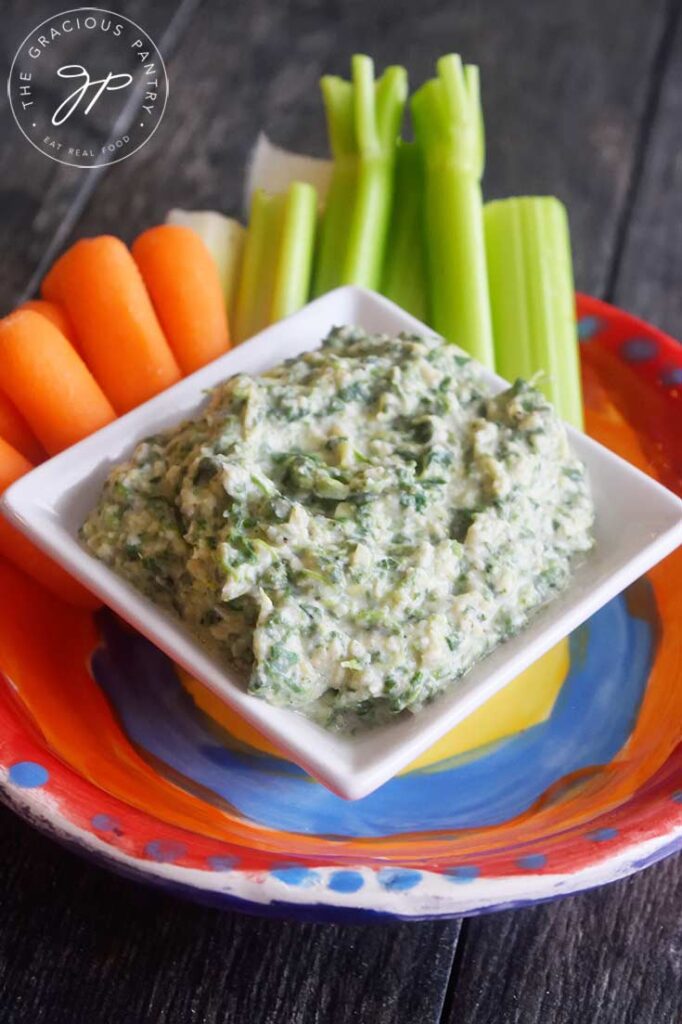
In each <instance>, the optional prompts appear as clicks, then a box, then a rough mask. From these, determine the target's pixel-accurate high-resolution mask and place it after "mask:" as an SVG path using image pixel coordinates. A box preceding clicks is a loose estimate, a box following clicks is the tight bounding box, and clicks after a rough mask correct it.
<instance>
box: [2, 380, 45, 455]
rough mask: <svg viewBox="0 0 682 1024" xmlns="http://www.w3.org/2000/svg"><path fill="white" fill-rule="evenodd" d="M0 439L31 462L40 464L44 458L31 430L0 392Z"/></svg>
mask: <svg viewBox="0 0 682 1024" xmlns="http://www.w3.org/2000/svg"><path fill="white" fill-rule="evenodd" d="M0 437H1V438H2V439H3V440H4V441H8V442H9V444H11V445H12V446H13V447H14V448H16V449H17V451H20V452H21V454H22V455H24V456H25V457H26V458H27V459H31V461H32V462H41V461H42V460H43V459H44V458H45V452H44V451H43V450H42V448H41V447H40V445H39V444H38V442H37V441H36V439H35V437H34V436H33V434H32V433H31V428H30V427H29V425H28V423H27V422H26V420H25V419H24V417H23V416H22V415H21V413H20V412H19V410H18V409H17V408H16V407H15V406H14V405H13V404H12V402H10V400H9V398H7V396H6V395H3V393H2V392H1V391H0Z"/></svg>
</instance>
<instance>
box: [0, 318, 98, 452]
mask: <svg viewBox="0 0 682 1024" xmlns="http://www.w3.org/2000/svg"><path fill="white" fill-rule="evenodd" d="M0 366H1V367H2V386H3V389H4V390H5V392H6V393H7V395H8V396H9V398H10V399H11V400H12V401H13V402H14V404H15V405H16V406H17V408H18V409H19V411H20V412H21V413H23V415H24V416H25V417H26V420H27V421H28V424H29V426H30V427H31V429H32V430H33V432H34V433H35V435H36V437H37V438H38V440H39V441H40V443H41V444H42V445H43V447H44V448H45V450H46V451H47V452H49V453H50V455H54V454H55V453H56V452H58V451H61V450H62V448H68V447H69V445H71V444H75V442H76V441H80V440H81V439H82V438H84V437H87V435H88V434H92V433H93V432H94V431H95V430H98V429H99V428H100V427H103V426H104V425H105V424H106V423H110V422H111V421H112V420H113V419H115V416H116V414H115V413H114V410H113V409H112V408H111V406H110V404H109V402H108V401H107V399H106V398H105V396H104V394H103V393H102V391H101V390H100V388H99V386H98V384H97V382H96V381H95V379H94V377H93V376H92V374H91V373H90V371H89V370H88V368H87V366H86V365H85V363H84V362H83V360H82V359H81V357H80V356H79V355H78V353H77V352H76V350H75V349H74V348H73V346H72V345H70V344H69V342H68V341H67V340H66V338H65V337H64V335H63V334H62V333H61V332H60V331H58V330H57V328H56V327H55V326H54V325H53V324H52V323H50V321H49V320H47V319H46V318H45V317H44V316H41V315H40V314H39V313H34V312H33V311H32V310H30V309H28V310H21V311H19V312H16V313H11V314H10V315H9V316H6V317H5V319H4V320H0Z"/></svg>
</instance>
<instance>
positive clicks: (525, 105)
mask: <svg viewBox="0 0 682 1024" xmlns="http://www.w3.org/2000/svg"><path fill="white" fill-rule="evenodd" d="M665 15H666V0H649V2H645V0H601V2H600V3H599V4H594V3H592V2H591V0H580V2H573V3H570V4H563V3H558V2H557V3H547V4H543V5H542V6H541V7H540V6H538V5H537V4H529V3H527V0H506V2H503V0H496V2H494V3H488V4H479V3H476V2H475V0H459V2H456V3H448V4H443V3H442V2H441V0H420V2H419V3H418V4H414V3H409V4H408V3H407V2H404V0H401V2H396V0H372V2H371V3H367V2H366V0H350V2H346V3H335V2H331V0H328V2H326V3H319V2H318V3H312V2H300V0H299V2H291V3H287V4H284V3H282V4H279V3H274V2H273V0H252V2H250V3H249V4H246V3H244V4H238V5H235V6H233V7H232V8H231V9H230V10H229V13H228V12H227V10H226V9H225V7H224V5H222V4H220V2H219V0H209V2H208V3H207V4H206V5H205V6H204V7H203V8H202V14H201V16H200V17H198V18H196V19H195V20H194V22H193V23H192V25H191V26H190V28H189V30H188V32H187V33H186V35H185V38H184V40H183V45H182V46H181V47H180V48H179V49H178V52H177V53H176V55H175V57H174V58H173V59H172V60H171V61H170V65H169V74H170V82H171V94H170V101H169V107H168V110H167V112H166V116H165V118H164V122H163V124H162V126H161V128H160V129H159V131H158V132H157V133H156V135H155V136H154V138H153V139H152V140H151V141H150V143H149V144H148V145H146V146H145V147H144V149H143V150H142V151H141V152H140V153H139V154H137V155H136V157H134V158H133V159H131V160H127V161H124V162H123V163H121V164H118V165H115V166H112V167H110V168H108V169H107V172H106V175H105V177H104V179H103V181H102V183H101V184H100V186H99V188H98V191H97V195H96V199H95V201H93V202H92V203H91V204H89V205H88V207H87V209H86V210H85V211H84V213H83V216H82V217H81V218H80V219H79V221H78V222H77V223H76V224H75V225H74V235H77V234H83V233H85V234H91V233H96V232H101V231H114V232H119V233H121V232H122V233H124V234H125V235H127V236H128V237H131V236H132V235H134V233H135V232H137V231H139V230H141V229H143V228H144V227H146V226H148V225H149V224H150V223H151V222H154V221H158V220H160V219H162V218H163V216H164V215H165V213H166V211H167V209H168V207H169V205H180V206H186V207H195V208H201V207H209V208H210V207H213V208H218V209H222V210H224V211H226V212H229V213H231V214H235V213H236V214H238V213H239V212H240V209H241V186H242V181H243V176H244V167H245V162H246V158H247V155H248V152H249V149H250V147H251V145H252V144H253V142H254V140H255V136H256V134H257V132H258V130H259V129H260V128H265V130H267V131H268V133H269V134H271V136H272V137H274V139H275V140H276V141H278V142H280V143H282V144H285V145H289V146H291V147H295V148H300V149H302V150H304V151H309V152H313V153H318V154H319V153H324V151H325V145H326V144H325V134H324V127H323V115H322V109H321V101H320V96H319V88H318V84H317V83H318V79H319V76H320V74H322V73H323V72H324V71H332V72H340V73H343V74H347V71H348V67H347V65H348V59H349V56H350V54H351V53H352V52H353V51H354V50H358V49H364V50H367V51H370V52H371V53H372V54H373V56H374V57H375V59H376V61H377V65H378V66H379V67H382V66H385V65H386V64H388V63H391V62H395V61H400V62H403V63H405V64H406V66H407V67H408V70H409V73H410V79H411V81H412V83H413V84H415V85H416V84H419V83H420V82H421V81H423V80H424V79H425V78H427V77H428V76H430V75H431V74H433V68H434V63H435V60H436V59H437V57H438V56H439V55H440V54H441V53H443V52H444V51H446V50H448V49H459V50H461V52H462V53H463V54H464V55H465V57H466V58H467V59H469V60H475V61H477V62H478V63H480V65H481V71H482V78H483V88H484V105H485V110H486V123H487V135H488V159H487V172H486V192H487V194H488V195H489V196H490V197H494V196H499V195H505V194H510V193H511V194H513V193H519V192H540V193H542V192H553V193H556V194H558V195H559V196H561V197H562V198H563V199H564V200H566V202H568V204H569V207H570V212H571V221H572V227H573V236H574V242H575V256H576V271H577V281H578V285H579V286H580V287H581V288H583V289H584V290H587V291H592V292H593V293H595V294H601V292H602V291H603V289H604V286H605V282H606V279H607V274H608V267H609V263H610V259H611V254H612V246H613V241H614V238H615V233H616V231H617V227H618V224H619V218H620V213H621V209H622V205H623V202H624V200H625V197H626V193H627V188H628V183H629V180H630V175H631V171H632V164H633V160H634V157H635V151H636V145H637V141H638V123H639V122H638V119H639V117H640V115H641V113H642V111H643V109H644V105H645V103H646V99H647V95H648V90H647V82H648V78H649V71H650V69H651V66H652V62H653V58H654V54H655V51H656V46H657V43H658V40H659V38H660V34H661V28H662V24H663V21H664V19H665ZM209 26H210V30H209Z"/></svg>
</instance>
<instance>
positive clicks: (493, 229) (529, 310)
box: [485, 196, 583, 428]
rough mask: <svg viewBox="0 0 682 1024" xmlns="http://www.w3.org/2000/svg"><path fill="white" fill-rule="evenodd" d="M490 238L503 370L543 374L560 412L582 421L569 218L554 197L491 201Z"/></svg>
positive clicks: (494, 313) (528, 375)
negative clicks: (539, 372)
mask: <svg viewBox="0 0 682 1024" xmlns="http://www.w3.org/2000/svg"><path fill="white" fill-rule="evenodd" d="M485 240H486V251H487V259H488V274H489V277H490V298H491V305H492V316H493V331H494V336H495V360H496V366H497V370H498V372H499V373H500V374H501V375H502V376H503V377H506V378H508V379H512V380H513V379H514V378H515V377H525V378H531V377H533V375H534V374H536V373H538V371H542V373H543V376H542V377H541V378H540V379H539V380H538V387H539V388H540V389H541V390H542V391H544V393H545V395H546V396H547V398H549V399H550V401H551V402H552V403H553V404H554V406H555V408H556V410H557V412H558V414H559V415H560V416H561V417H562V418H563V419H565V420H567V421H568V422H569V423H572V424H573V426H575V427H578V428H582V425H583V415H582V396H581V389H580V369H579V364H578V336H577V328H576V320H575V293H574V288H573V269H572V261H571V242H570V235H569V228H568V218H567V215H566V209H565V207H564V205H563V203H561V202H559V200H558V199H555V198H554V197H552V196H527V197H522V198H518V199H502V200H497V201H495V202H492V203H488V204H487V205H486V208H485Z"/></svg>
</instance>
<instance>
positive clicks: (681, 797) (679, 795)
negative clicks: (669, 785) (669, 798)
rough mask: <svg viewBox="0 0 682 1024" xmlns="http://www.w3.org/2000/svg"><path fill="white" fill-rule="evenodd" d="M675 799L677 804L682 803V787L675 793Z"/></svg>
mask: <svg viewBox="0 0 682 1024" xmlns="http://www.w3.org/2000/svg"><path fill="white" fill-rule="evenodd" d="M673 800H674V801H675V803H676V804H682V789H678V790H676V791H675V792H674V793H673Z"/></svg>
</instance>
